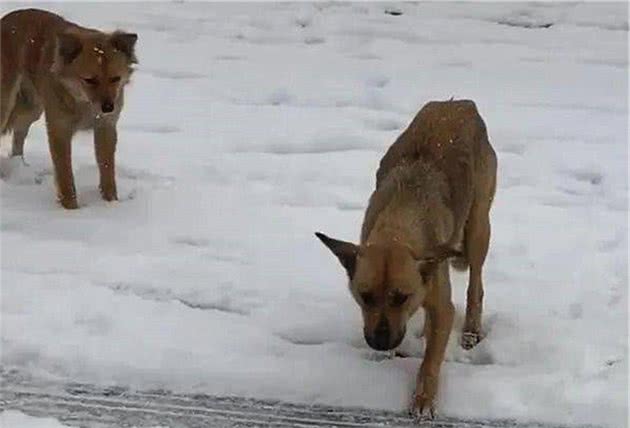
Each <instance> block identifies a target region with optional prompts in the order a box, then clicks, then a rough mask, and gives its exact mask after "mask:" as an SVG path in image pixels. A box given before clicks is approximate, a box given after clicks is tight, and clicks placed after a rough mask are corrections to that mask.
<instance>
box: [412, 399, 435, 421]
mask: <svg viewBox="0 0 630 428" xmlns="http://www.w3.org/2000/svg"><path fill="white" fill-rule="evenodd" d="M409 415H410V416H411V417H412V418H414V419H415V420H416V421H418V422H419V421H422V420H426V419H430V420H433V419H435V403H434V402H433V398H430V397H428V396H426V395H424V394H414V397H413V402H412V403H411V406H409Z"/></svg>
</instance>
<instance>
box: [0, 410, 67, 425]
mask: <svg viewBox="0 0 630 428" xmlns="http://www.w3.org/2000/svg"><path fill="white" fill-rule="evenodd" d="M0 426H2V427H4V428H68V427H67V425H62V424H61V423H60V422H59V421H57V420H55V419H52V418H35V417H32V416H28V415H25V414H24V413H22V412H18V411H16V410H5V411H3V412H2V413H0Z"/></svg>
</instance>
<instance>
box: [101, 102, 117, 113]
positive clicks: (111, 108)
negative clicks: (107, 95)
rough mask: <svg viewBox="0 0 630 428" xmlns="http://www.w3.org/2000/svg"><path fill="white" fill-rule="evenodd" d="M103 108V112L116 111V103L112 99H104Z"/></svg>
mask: <svg viewBox="0 0 630 428" xmlns="http://www.w3.org/2000/svg"><path fill="white" fill-rule="evenodd" d="M101 110H102V111H103V113H111V112H113V111H114V103H113V102H111V101H104V102H103V103H102V104H101Z"/></svg>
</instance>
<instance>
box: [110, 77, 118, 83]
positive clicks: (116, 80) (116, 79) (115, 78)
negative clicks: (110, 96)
mask: <svg viewBox="0 0 630 428" xmlns="http://www.w3.org/2000/svg"><path fill="white" fill-rule="evenodd" d="M109 81H110V82H111V83H116V82H120V76H116V77H112V78H111V79H109Z"/></svg>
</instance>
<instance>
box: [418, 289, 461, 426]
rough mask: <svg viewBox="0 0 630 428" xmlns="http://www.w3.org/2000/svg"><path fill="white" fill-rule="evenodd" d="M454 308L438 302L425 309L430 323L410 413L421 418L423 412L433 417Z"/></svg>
mask: <svg viewBox="0 0 630 428" xmlns="http://www.w3.org/2000/svg"><path fill="white" fill-rule="evenodd" d="M454 314H455V308H454V307H453V304H452V303H451V302H450V301H446V302H439V303H438V304H437V305H432V306H429V307H427V308H426V315H427V317H428V319H429V322H430V324H429V325H430V327H429V332H428V333H429V334H428V337H426V341H427V342H426V343H427V346H426V351H425V354H424V360H423V361H422V365H421V366H420V370H419V371H418V376H417V378H416V391H415V394H414V397H413V402H412V408H411V411H412V413H413V414H414V415H415V416H421V415H422V414H423V412H424V411H425V410H427V411H428V412H429V414H430V415H431V418H433V416H434V400H435V396H436V394H437V391H438V382H439V376H440V367H441V366H442V361H443V360H444V352H445V351H446V345H447V343H448V338H449V335H450V333H451V327H452V326H453V317H454Z"/></svg>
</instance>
